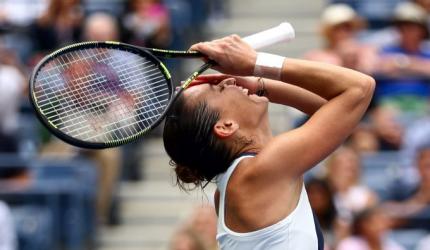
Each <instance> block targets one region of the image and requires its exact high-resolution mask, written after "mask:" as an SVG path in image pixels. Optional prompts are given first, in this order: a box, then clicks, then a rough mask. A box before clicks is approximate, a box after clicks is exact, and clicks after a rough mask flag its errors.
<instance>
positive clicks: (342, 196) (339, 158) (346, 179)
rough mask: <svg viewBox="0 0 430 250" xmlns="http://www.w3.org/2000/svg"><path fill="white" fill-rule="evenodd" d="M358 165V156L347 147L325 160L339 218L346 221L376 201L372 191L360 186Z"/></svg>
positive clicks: (359, 166) (376, 198) (359, 168)
mask: <svg viewBox="0 0 430 250" xmlns="http://www.w3.org/2000/svg"><path fill="white" fill-rule="evenodd" d="M360 164H361V162H360V157H359V155H358V154H357V153H356V152H355V151H353V150H352V149H350V148H348V147H343V148H340V149H338V150H336V151H335V152H334V153H333V154H332V155H331V156H330V157H329V159H328V160H327V165H326V167H327V181H328V183H329V185H330V187H331V188H332V190H333V192H334V202H335V206H336V209H337V211H338V212H339V216H340V218H341V219H344V220H346V221H350V220H351V219H352V216H353V214H354V213H358V212H360V211H363V210H364V209H366V208H369V207H372V206H374V205H376V203H377V201H378V197H377V195H376V194H375V193H374V192H373V191H371V190H370V189H369V188H367V187H366V186H363V185H361V184H360V175H361V165H360Z"/></svg>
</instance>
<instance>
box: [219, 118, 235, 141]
mask: <svg viewBox="0 0 430 250" xmlns="http://www.w3.org/2000/svg"><path fill="white" fill-rule="evenodd" d="M238 129H239V124H238V123H237V122H235V121H233V120H219V121H218V122H217V123H216V124H215V126H214V132H215V135H216V136H218V137H219V138H221V139H225V138H228V137H229V136H231V135H233V134H234V133H235V132H236V131H237V130H238Z"/></svg>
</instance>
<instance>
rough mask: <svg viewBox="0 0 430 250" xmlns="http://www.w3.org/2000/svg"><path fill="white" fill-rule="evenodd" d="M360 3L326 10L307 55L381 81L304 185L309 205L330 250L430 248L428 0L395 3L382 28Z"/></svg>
mask: <svg viewBox="0 0 430 250" xmlns="http://www.w3.org/2000/svg"><path fill="white" fill-rule="evenodd" d="M363 2H367V1H363ZM363 2H361V1H360V2H359V1H336V3H333V4H331V5H329V6H327V7H326V9H325V10H324V11H323V12H322V15H321V19H320V30H319V31H320V35H321V38H322V40H323V46H322V47H321V48H316V49H314V50H311V51H309V52H308V53H306V55H305V56H304V57H305V58H307V59H309V60H315V61H321V62H326V63H330V64H335V65H339V66H343V67H348V68H351V69H355V70H358V71H361V72H364V73H367V74H370V75H372V76H373V77H374V78H375V79H376V82H377V85H376V90H375V94H374V98H373V101H372V104H371V107H370V108H369V110H368V112H367V114H366V117H365V118H364V119H363V120H362V121H361V123H360V125H359V126H358V127H357V128H356V130H355V131H354V132H353V134H352V135H351V136H350V137H349V138H348V139H347V140H346V142H345V144H344V145H343V146H342V147H341V148H340V149H338V150H337V151H336V152H334V153H333V154H332V155H331V156H330V157H329V158H328V159H327V160H326V161H324V162H323V163H322V164H321V166H318V167H317V169H315V170H314V171H313V172H312V173H311V174H309V176H307V177H308V178H307V181H306V185H307V187H308V189H307V190H308V193H309V198H310V201H311V204H312V206H313V208H314V210H315V213H316V215H317V216H318V218H319V219H320V222H321V225H322V227H323V231H324V234H325V236H326V237H325V239H326V249H338V250H346V249H352V250H355V249H357V250H371V249H383V250H397V249H398V250H401V249H416V250H424V249H430V241H429V240H430V199H429V198H430V188H429V187H430V186H429V183H430V182H429V181H430V179H429V177H430V123H429V121H430V112H429V111H430V46H429V45H430V43H429V40H428V39H429V27H430V26H429V25H430V1H428V0H415V1H391V3H393V2H396V3H395V4H394V6H393V9H392V12H391V14H390V15H389V18H388V19H386V20H385V23H384V22H381V20H375V16H373V17H372V18H369V17H366V16H365V15H366V12H365V11H363V9H364V8H360V3H361V4H362V5H364V4H365V3H363ZM374 8H375V9H377V5H376V4H375V6H374ZM360 11H361V12H362V13H360ZM367 13H368V12H367Z"/></svg>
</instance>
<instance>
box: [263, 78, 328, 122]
mask: <svg viewBox="0 0 430 250" xmlns="http://www.w3.org/2000/svg"><path fill="white" fill-rule="evenodd" d="M263 81H264V85H265V89H266V97H267V98H268V99H269V100H270V102H273V103H277V104H282V105H287V106H291V107H293V108H296V109H298V110H300V111H302V112H303V113H305V114H308V115H312V114H313V113H315V112H316V111H317V110H318V109H319V108H321V106H322V105H324V104H325V103H327V100H325V99H324V98H322V97H321V96H318V95H316V94H314V93H312V92H310V91H308V90H306V89H303V88H300V87H297V86H294V85H291V84H286V83H283V82H280V81H275V80H270V79H263Z"/></svg>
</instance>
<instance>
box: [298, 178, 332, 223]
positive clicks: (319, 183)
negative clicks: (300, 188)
mask: <svg viewBox="0 0 430 250" xmlns="http://www.w3.org/2000/svg"><path fill="white" fill-rule="evenodd" d="M305 183H306V185H305V186H306V190H307V192H308V195H311V192H312V191H313V189H312V188H315V189H314V190H318V192H323V193H324V195H325V196H326V198H327V205H328V206H327V208H326V210H325V211H316V210H314V212H315V215H316V216H317V217H318V220H319V223H320V225H321V227H322V228H323V229H328V230H331V229H333V226H334V221H335V219H336V216H337V210H336V207H335V205H334V198H333V192H332V190H331V189H330V186H329V184H328V182H327V181H326V180H325V179H318V178H315V177H312V178H311V179H308V180H306V182H305ZM311 205H313V204H311ZM313 209H315V208H313Z"/></svg>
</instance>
